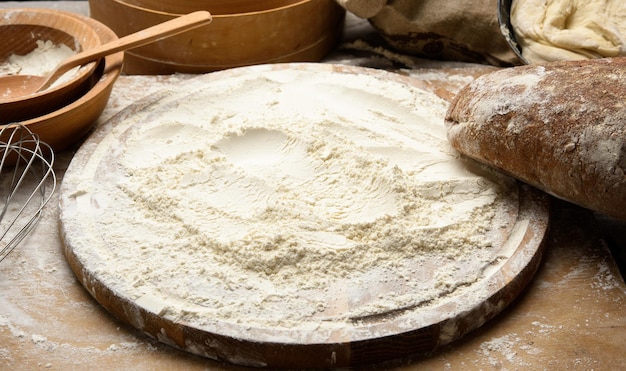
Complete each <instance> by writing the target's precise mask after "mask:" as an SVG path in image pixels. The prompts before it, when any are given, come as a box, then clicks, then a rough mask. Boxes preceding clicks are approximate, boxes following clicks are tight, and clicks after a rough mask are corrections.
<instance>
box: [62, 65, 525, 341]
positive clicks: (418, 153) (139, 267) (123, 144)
mask: <svg viewBox="0 0 626 371" xmlns="http://www.w3.org/2000/svg"><path fill="white" fill-rule="evenodd" d="M250 71H252V72H250V73H243V74H241V75H237V74H233V75H232V76H228V78H224V79H221V80H220V79H211V80H210V82H207V81H206V79H207V78H210V77H211V76H208V77H205V78H198V79H194V80H191V81H189V82H186V83H185V86H184V87H181V88H179V89H174V90H171V91H164V92H163V93H162V94H160V95H158V96H153V97H151V98H149V99H147V100H146V101H144V102H141V103H139V104H137V105H136V106H135V107H134V108H133V109H132V110H128V111H126V113H124V114H122V115H121V116H118V117H117V118H115V119H114V120H113V123H111V124H110V125H111V126H110V127H109V128H107V129H106V130H104V131H103V132H102V134H101V135H100V136H99V137H98V138H97V140H92V141H91V142H88V143H87V144H86V145H85V146H84V147H83V148H81V151H79V153H78V154H77V157H76V159H75V160H74V162H73V163H72V165H71V166H70V169H69V170H68V173H67V175H66V177H65V180H64V185H63V189H62V201H61V221H62V225H63V232H64V237H65V240H66V244H67V246H68V251H69V254H70V256H71V257H75V258H76V259H77V260H78V261H80V265H81V266H82V269H83V270H84V272H89V276H90V277H92V278H93V280H95V281H98V282H100V283H102V284H103V285H104V286H106V287H108V288H109V289H111V290H112V292H113V293H114V294H115V295H116V296H119V297H123V298H125V299H127V300H129V301H131V302H133V303H135V304H136V305H137V306H138V307H140V308H142V309H143V310H146V311H148V312H150V313H153V314H155V315H157V316H159V317H160V318H165V319H167V320H169V321H172V322H174V323H180V324H184V325H185V326H192V327H194V328H200V329H202V330H204V331H207V332H211V333H226V332H228V334H229V335H232V336H235V337H242V338H247V339H250V338H255V337H256V336H260V335H259V334H263V336H264V340H268V341H275V342H282V341H289V342H309V341H317V342H325V341H328V340H329V339H333V338H337V337H341V336H346V335H345V334H346V333H350V335H348V336H349V337H350V338H353V339H359V338H366V337H368V336H372V334H373V333H375V332H376V331H379V330H375V329H373V328H372V327H368V326H364V325H363V324H364V323H370V322H371V321H372V319H374V321H377V320H378V319H379V318H382V317H385V316H388V315H389V314H390V313H394V316H395V315H397V314H398V313H405V312H406V313H409V312H413V311H415V310H417V308H420V307H422V306H424V307H426V306H428V305H432V304H433V303H437V302H442V301H446V300H453V299H452V298H453V297H454V295H458V294H459V293H463V292H465V293H467V292H470V291H471V290H474V289H475V288H474V286H476V285H475V283H477V282H479V281H480V280H481V279H484V278H485V276H486V275H487V274H488V273H487V272H488V271H489V269H491V268H493V266H497V264H498V262H499V261H500V260H501V259H503V255H502V254H504V252H503V251H502V246H503V236H505V235H507V236H508V235H509V234H510V233H511V230H512V228H513V224H514V223H512V222H511V220H512V219H515V215H516V212H517V207H518V205H519V202H518V198H517V185H516V183H515V182H514V181H513V180H511V179H510V178H508V177H505V176H503V175H499V174H495V173H493V172H490V171H488V170H485V169H484V168H482V167H479V166H478V165H473V164H471V163H467V162H465V161H463V160H461V159H460V158H459V155H458V154H457V153H456V152H455V151H454V150H452V149H451V147H450V146H449V145H448V143H447V140H446V132H445V128H444V126H443V117H444V114H445V111H446V109H447V103H446V102H445V101H443V100H441V99H439V98H438V97H437V96H435V95H434V94H432V93H429V92H427V91H424V90H421V89H418V88H415V87H411V86H410V85H407V84H404V83H400V82H398V81H396V80H393V79H385V78H382V77H379V76H370V75H367V74H362V75H361V74H350V73H339V72H330V71H326V72H324V73H316V72H315V71H309V70H307V69H301V70H299V69H295V70H294V69H281V68H277V69H275V70H260V71H258V72H255V71H256V70H255V69H251V70H250ZM517 242H519V241H517ZM515 246H516V245H515ZM71 260H73V258H72V259H71ZM83 284H84V285H85V286H86V287H87V288H88V289H90V290H96V288H95V286H93V282H91V281H89V282H83ZM479 294H480V292H477V293H476V296H477V297H478V296H479ZM477 300H480V299H477ZM465 304H466V303H462V305H465ZM467 305H471V304H470V303H467ZM131 314H132V313H131ZM131 314H128V316H129V317H132V315H131ZM130 321H131V322H132V323H133V325H135V326H137V327H139V328H141V327H142V326H143V325H145V324H144V323H143V320H142V319H141V318H131V319H130ZM425 321H428V319H427V318H421V317H420V316H411V317H407V319H406V320H405V321H403V322H402V323H401V324H398V325H394V326H398V327H400V328H405V329H411V328H416V327H419V326H420V324H423V323H425ZM396 330H398V329H396Z"/></svg>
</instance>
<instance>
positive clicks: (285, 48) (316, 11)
mask: <svg viewBox="0 0 626 371" xmlns="http://www.w3.org/2000/svg"><path fill="white" fill-rule="evenodd" d="M89 6H90V11H91V16H92V17H94V18H95V19H97V20H99V21H101V22H102V23H104V24H106V25H108V26H109V27H111V29H112V30H113V31H115V32H116V33H117V34H118V35H119V36H124V35H127V34H130V33H133V32H136V31H138V30H140V29H142V28H146V27H149V26H152V25H154V24H157V23H160V22H164V21H167V20H169V19H172V18H174V17H177V16H180V15H181V14H187V13H189V12H191V11H195V10H208V11H210V12H211V14H212V15H213V21H212V22H211V24H210V25H208V26H205V27H200V28H197V29H195V30H191V31H189V32H186V33H184V34H181V35H177V36H174V37H171V38H168V39H165V40H162V41H159V42H156V43H153V44H150V45H147V46H144V47H142V48H137V49H134V50H131V51H128V52H126V54H125V57H126V59H125V67H124V71H125V72H126V73H129V74H169V73H174V72H183V73H204V72H210V71H215V70H221V69H226V68H232V67H238V66H246V65H252V64H265V63H278V62H305V61H308V62H314V61H318V60H320V59H321V58H323V57H324V56H325V55H326V54H328V53H329V52H330V51H331V50H332V49H333V48H334V47H335V46H336V45H337V43H338V42H339V40H340V38H341V33H342V30H343V22H344V18H345V10H344V9H343V8H342V7H341V6H339V5H338V4H337V3H336V1H335V0H271V1H252V0H238V1H223V0H222V1H219V0H211V1H207V2H201V1H197V0H195V1H194V0H183V1H181V2H163V1H156V0H97V1H96V0H91V1H89Z"/></svg>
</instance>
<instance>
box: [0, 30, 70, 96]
mask: <svg viewBox="0 0 626 371" xmlns="http://www.w3.org/2000/svg"><path fill="white" fill-rule="evenodd" d="M36 43H37V47H36V48H35V49H34V50H33V51H31V52H30V53H28V54H25V55H18V54H11V55H10V56H9V57H8V58H7V59H6V60H5V61H4V62H3V63H0V76H11V75H32V76H45V75H48V74H50V73H52V71H54V69H55V68H56V66H58V65H59V64H60V63H61V62H63V61H64V60H65V59H67V58H69V57H71V56H72V55H74V54H76V52H75V51H74V50H72V49H71V48H70V47H68V46H67V45H65V44H55V43H54V42H52V41H50V40H46V41H44V40H37V42H36ZM80 68H81V67H75V68H72V69H71V70H69V71H68V72H66V73H65V74H63V76H61V77H59V78H58V79H57V80H56V81H55V82H54V83H53V84H52V86H51V87H49V88H48V89H50V88H52V87H56V86H59V85H61V84H63V83H65V82H67V81H69V80H71V79H72V78H73V77H75V76H76V75H77V74H78V71H79V70H80Z"/></svg>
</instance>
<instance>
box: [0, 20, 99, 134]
mask: <svg viewBox="0 0 626 371" xmlns="http://www.w3.org/2000/svg"><path fill="white" fill-rule="evenodd" d="M0 19H2V23H1V24H0V40H2V43H0V64H4V63H6V62H7V60H8V59H9V57H10V56H11V55H13V54H15V55H27V54H28V53H30V52H32V51H33V50H35V49H36V48H37V41H40V42H41V41H44V42H45V41H48V40H49V41H51V42H52V43H53V44H55V45H61V44H64V45H66V46H68V47H69V48H70V49H72V50H74V51H75V52H77V53H78V52H81V51H83V50H86V49H89V48H93V47H95V46H98V45H100V44H102V41H101V39H100V36H99V35H98V33H97V32H96V31H95V30H94V28H93V27H91V26H90V25H89V24H88V23H87V22H86V21H85V20H83V19H79V18H76V17H74V16H72V14H71V13H68V12H63V11H59V10H51V9H29V8H25V9H3V10H0ZM96 66H97V64H96V63H90V64H88V65H86V66H83V67H81V68H80V69H79V70H78V72H77V73H75V74H74V75H72V76H71V79H66V80H61V81H59V82H58V83H56V84H54V85H53V86H52V87H51V88H49V89H46V90H44V91H41V92H38V93H35V94H30V95H26V96H22V97H17V98H3V97H2V96H0V124H7V123H11V122H16V121H23V120H28V119H32V118H35V117H38V116H41V115H44V114H47V113H50V112H52V111H55V110H56V109H58V108H60V107H63V106H65V105H67V104H68V103H70V102H72V101H74V100H76V99H77V98H79V97H80V96H82V95H83V94H85V93H86V92H87V91H88V90H89V89H90V88H91V87H92V86H93V84H94V82H95V81H94V80H93V79H92V77H93V74H94V72H95V71H96Z"/></svg>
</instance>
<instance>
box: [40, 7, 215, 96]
mask: <svg viewBox="0 0 626 371" xmlns="http://www.w3.org/2000/svg"><path fill="white" fill-rule="evenodd" d="M211 20H212V16H211V14H210V13H209V12H207V11H197V12H193V13H189V14H186V15H183V16H180V17H177V18H174V19H171V20H169V21H166V22H163V23H159V24H157V25H154V26H152V27H148V28H146V29H144V30H141V31H138V32H135V33H132V34H130V35H127V36H124V37H122V38H120V39H117V40H115V41H111V42H108V43H106V44H103V45H100V46H97V47H95V48H92V49H89V50H85V51H83V52H81V53H78V54H76V55H73V56H72V57H70V58H68V59H66V60H65V61H64V62H62V63H61V64H59V65H58V66H57V67H56V69H55V70H54V71H53V72H52V73H51V74H50V75H49V78H48V81H46V84H44V86H42V87H41V88H40V89H39V90H43V89H46V88H47V87H49V86H50V85H51V84H52V83H53V82H54V81H55V80H56V79H58V78H59V77H61V76H62V75H63V74H64V73H66V72H67V71H69V70H71V69H72V68H74V67H77V66H82V65H84V64H87V63H89V62H93V61H96V60H98V59H101V58H103V57H105V56H107V55H110V54H113V53H117V52H119V51H123V50H130V49H133V48H137V47H140V46H143V45H146V44H149V43H152V42H155V41H158V40H161V39H164V38H167V37H170V36H174V35H177V34H179V33H182V32H185V31H188V30H190V29H193V28H197V27H200V26H204V25H206V24H209V23H210V22H211Z"/></svg>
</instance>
